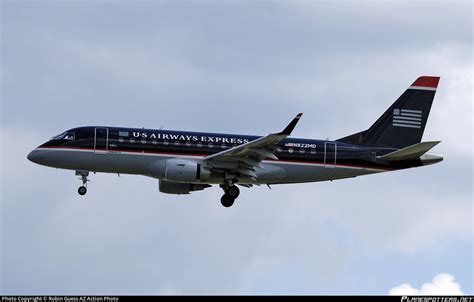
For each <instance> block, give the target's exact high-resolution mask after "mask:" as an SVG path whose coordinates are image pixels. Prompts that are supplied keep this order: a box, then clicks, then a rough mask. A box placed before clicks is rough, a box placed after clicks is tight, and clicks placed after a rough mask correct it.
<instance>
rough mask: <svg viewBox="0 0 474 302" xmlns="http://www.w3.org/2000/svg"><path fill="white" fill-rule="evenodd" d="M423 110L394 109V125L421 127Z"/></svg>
mask: <svg viewBox="0 0 474 302" xmlns="http://www.w3.org/2000/svg"><path fill="white" fill-rule="evenodd" d="M422 115H423V111H420V110H408V109H393V123H392V125H393V127H404V128H421V117H422Z"/></svg>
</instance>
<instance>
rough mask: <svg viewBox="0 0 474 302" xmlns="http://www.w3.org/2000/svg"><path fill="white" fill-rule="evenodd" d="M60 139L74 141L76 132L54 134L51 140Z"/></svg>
mask: <svg viewBox="0 0 474 302" xmlns="http://www.w3.org/2000/svg"><path fill="white" fill-rule="evenodd" d="M59 139H65V140H69V141H73V140H74V139H75V134H74V132H64V133H61V134H59V135H56V136H53V137H52V138H51V140H59Z"/></svg>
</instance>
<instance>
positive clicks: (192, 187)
mask: <svg viewBox="0 0 474 302" xmlns="http://www.w3.org/2000/svg"><path fill="white" fill-rule="evenodd" d="M210 186H211V185H207V184H190V183H183V182H174V181H167V180H163V179H160V184H159V189H160V192H162V193H168V194H189V193H190V192H192V191H200V190H204V189H205V188H209V187H210Z"/></svg>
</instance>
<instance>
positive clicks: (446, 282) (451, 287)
mask: <svg viewBox="0 0 474 302" xmlns="http://www.w3.org/2000/svg"><path fill="white" fill-rule="evenodd" d="M388 294H389V295H394V296H402V295H410V296H416V295H420V296H448V295H453V296H458V295H459V296H460V295H464V293H463V292H462V290H461V286H460V285H459V283H457V282H455V280H454V276H453V275H450V274H448V273H440V274H437V275H436V276H434V277H433V280H432V281H431V283H424V284H423V285H422V286H421V288H420V289H417V288H413V287H412V286H411V285H410V284H408V283H404V284H401V285H399V286H396V287H394V288H392V289H390V291H389V292H388Z"/></svg>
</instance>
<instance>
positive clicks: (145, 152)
mask: <svg viewBox="0 0 474 302" xmlns="http://www.w3.org/2000/svg"><path fill="white" fill-rule="evenodd" d="M439 79H440V78H439V77H435V76H422V77H419V78H418V79H416V80H415V81H414V82H413V84H412V85H410V86H409V87H408V89H407V90H406V91H405V92H404V93H403V94H402V95H401V96H400V97H399V98H398V99H397V100H396V101H395V102H394V103H393V104H392V105H391V106H390V107H389V108H388V109H387V110H386V111H385V113H384V114H383V115H382V116H381V117H380V118H379V119H377V120H376V121H375V123H374V124H373V125H372V126H370V127H369V128H368V129H367V130H364V131H361V132H357V133H355V134H352V135H349V136H346V137H343V138H340V139H337V140H334V141H331V140H328V139H326V140H315V139H303V138H288V136H290V134H291V133H292V131H293V129H294V128H295V126H296V124H297V123H298V121H299V120H300V118H301V116H302V113H299V114H298V115H296V117H295V118H294V119H293V120H292V121H291V122H290V123H289V124H288V125H287V126H286V127H285V128H284V129H283V130H282V131H280V132H276V133H271V134H268V135H266V136H250V135H237V134H217V133H202V132H189V131H171V130H163V129H159V130H155V129H144V128H141V129H140V128H122V127H107V126H86V127H78V128H73V129H70V130H67V131H65V132H63V133H61V134H59V135H57V136H54V137H52V138H51V139H50V140H49V141H47V142H45V143H43V144H41V145H40V146H38V147H37V148H35V149H34V150H33V151H31V152H30V153H29V154H28V156H27V158H28V159H29V160H30V161H32V162H34V163H37V164H40V165H44V166H49V167H54V168H60V169H69V170H74V171H75V174H76V176H80V180H81V181H82V186H80V187H79V189H78V193H79V194H80V195H84V194H86V192H87V182H88V181H89V179H88V178H87V177H88V176H89V172H94V173H96V172H105V173H117V174H118V175H120V174H135V175H144V176H148V177H153V178H156V179H158V182H159V185H158V187H159V191H161V192H163V193H168V194H189V193H191V192H195V191H200V190H204V189H206V188H209V187H211V186H212V185H219V186H220V188H222V190H223V191H224V195H223V196H222V198H221V204H222V205H223V206H224V207H231V206H232V205H233V204H234V201H235V199H236V198H237V197H238V196H239V194H240V189H239V187H238V186H237V185H239V186H241V187H247V188H250V187H252V186H255V185H268V186H269V187H270V186H271V185H277V184H294V183H306V182H317V181H327V180H330V181H332V180H336V179H343V178H350V177H357V176H361V175H367V174H373V173H380V172H388V171H397V170H402V169H407V168H414V167H420V166H426V165H430V164H434V163H437V162H440V161H442V160H443V156H441V155H437V154H432V153H428V151H429V150H430V149H432V148H433V147H434V146H436V145H437V144H438V143H440V141H430V142H421V138H422V136H423V132H424V129H425V126H426V122H427V120H428V115H429V112H430V109H431V105H432V102H433V99H434V96H435V93H436V89H437V87H438V83H439Z"/></svg>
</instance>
